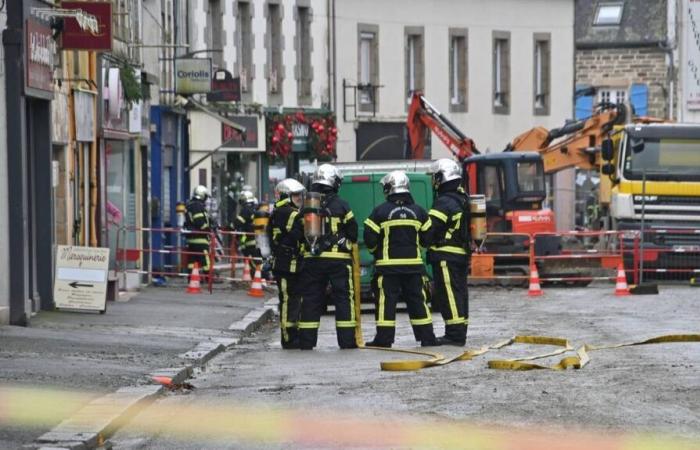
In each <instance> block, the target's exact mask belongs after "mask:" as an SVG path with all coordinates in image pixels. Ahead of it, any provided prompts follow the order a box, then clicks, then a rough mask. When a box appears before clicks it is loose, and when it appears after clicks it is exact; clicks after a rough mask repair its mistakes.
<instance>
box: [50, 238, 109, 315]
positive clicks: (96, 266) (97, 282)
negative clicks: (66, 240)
mask: <svg viewBox="0 0 700 450" xmlns="http://www.w3.org/2000/svg"><path fill="white" fill-rule="evenodd" d="M108 267H109V249H108V248H97V247H74V246H65V245H59V246H58V247H57V249H56V281H55V283H54V293H53V296H54V303H55V304H56V308H66V309H80V310H87V311H104V310H105V307H106V306H105V301H106V294H107V269H108Z"/></svg>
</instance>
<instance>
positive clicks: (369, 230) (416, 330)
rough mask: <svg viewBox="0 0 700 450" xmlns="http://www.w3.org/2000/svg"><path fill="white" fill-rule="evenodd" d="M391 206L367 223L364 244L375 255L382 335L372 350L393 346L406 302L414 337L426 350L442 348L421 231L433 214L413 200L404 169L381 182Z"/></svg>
mask: <svg viewBox="0 0 700 450" xmlns="http://www.w3.org/2000/svg"><path fill="white" fill-rule="evenodd" d="M380 183H381V185H382V188H383V190H384V195H385V196H386V200H387V201H386V202H384V203H382V204H381V205H379V206H377V207H376V208H374V210H373V211H372V214H370V216H369V217H368V218H367V220H365V230H364V240H365V244H366V245H367V248H368V249H369V251H370V252H371V253H372V254H373V255H374V261H375V263H374V266H375V283H374V284H375V290H376V298H377V307H376V308H375V318H376V321H377V334H376V336H375V338H374V340H373V341H371V342H368V343H367V345H368V346H374V347H386V348H390V347H391V345H392V344H393V343H394V334H395V330H396V303H397V302H398V301H399V300H400V299H403V300H405V301H406V306H407V308H408V315H409V317H410V320H411V326H412V327H413V334H414V336H415V337H416V340H418V341H420V343H421V346H423V347H427V346H433V345H438V341H437V339H435V334H434V333H433V320H432V316H431V314H430V308H429V307H428V304H427V297H426V295H425V290H424V289H423V286H424V283H423V275H424V274H425V267H424V265H423V259H422V257H421V250H420V246H419V245H418V233H419V231H420V229H421V227H422V226H423V224H424V223H425V222H426V221H427V220H428V213H427V212H426V211H425V210H424V209H423V208H422V207H420V206H419V205H416V204H415V203H414V202H413V197H411V192H410V189H409V180H408V176H406V173H405V172H403V171H395V172H390V173H388V174H387V175H386V176H384V178H382V180H381V181H380Z"/></svg>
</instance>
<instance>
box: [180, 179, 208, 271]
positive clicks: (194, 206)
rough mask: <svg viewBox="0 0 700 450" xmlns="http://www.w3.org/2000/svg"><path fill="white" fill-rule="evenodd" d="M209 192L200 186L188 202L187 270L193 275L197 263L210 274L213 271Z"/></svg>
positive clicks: (186, 218) (186, 219)
mask: <svg viewBox="0 0 700 450" xmlns="http://www.w3.org/2000/svg"><path fill="white" fill-rule="evenodd" d="M208 196H209V191H208V190H207V188H206V187H205V186H202V185H199V186H197V187H196V188H194V190H193V191H192V198H191V199H190V201H189V202H187V213H186V214H185V229H186V230H188V231H189V233H187V235H186V241H187V269H188V272H189V273H190V274H191V273H192V269H194V265H195V263H197V264H198V265H199V269H200V270H201V271H202V272H203V273H204V274H208V273H209V270H210V269H211V267H210V266H211V260H210V258H209V250H210V241H209V238H210V235H209V233H210V232H211V220H210V218H209V212H208V211H207V206H206V203H205V202H206V200H207V197H208Z"/></svg>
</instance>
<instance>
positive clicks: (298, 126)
mask: <svg viewBox="0 0 700 450" xmlns="http://www.w3.org/2000/svg"><path fill="white" fill-rule="evenodd" d="M292 134H293V135H294V137H293V138H292V151H293V152H305V151H307V150H308V148H309V124H308V123H299V122H294V123H292Z"/></svg>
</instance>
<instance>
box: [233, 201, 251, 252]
mask: <svg viewBox="0 0 700 450" xmlns="http://www.w3.org/2000/svg"><path fill="white" fill-rule="evenodd" d="M254 219H255V207H254V206H253V205H252V204H250V203H247V204H245V205H243V206H242V207H241V211H240V212H239V213H238V216H236V231H240V232H243V233H253V232H254V231H255V228H253V220H254ZM238 242H239V243H240V247H241V248H242V249H244V250H252V249H253V248H255V235H252V234H246V235H242V236H240V237H239V238H238Z"/></svg>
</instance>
